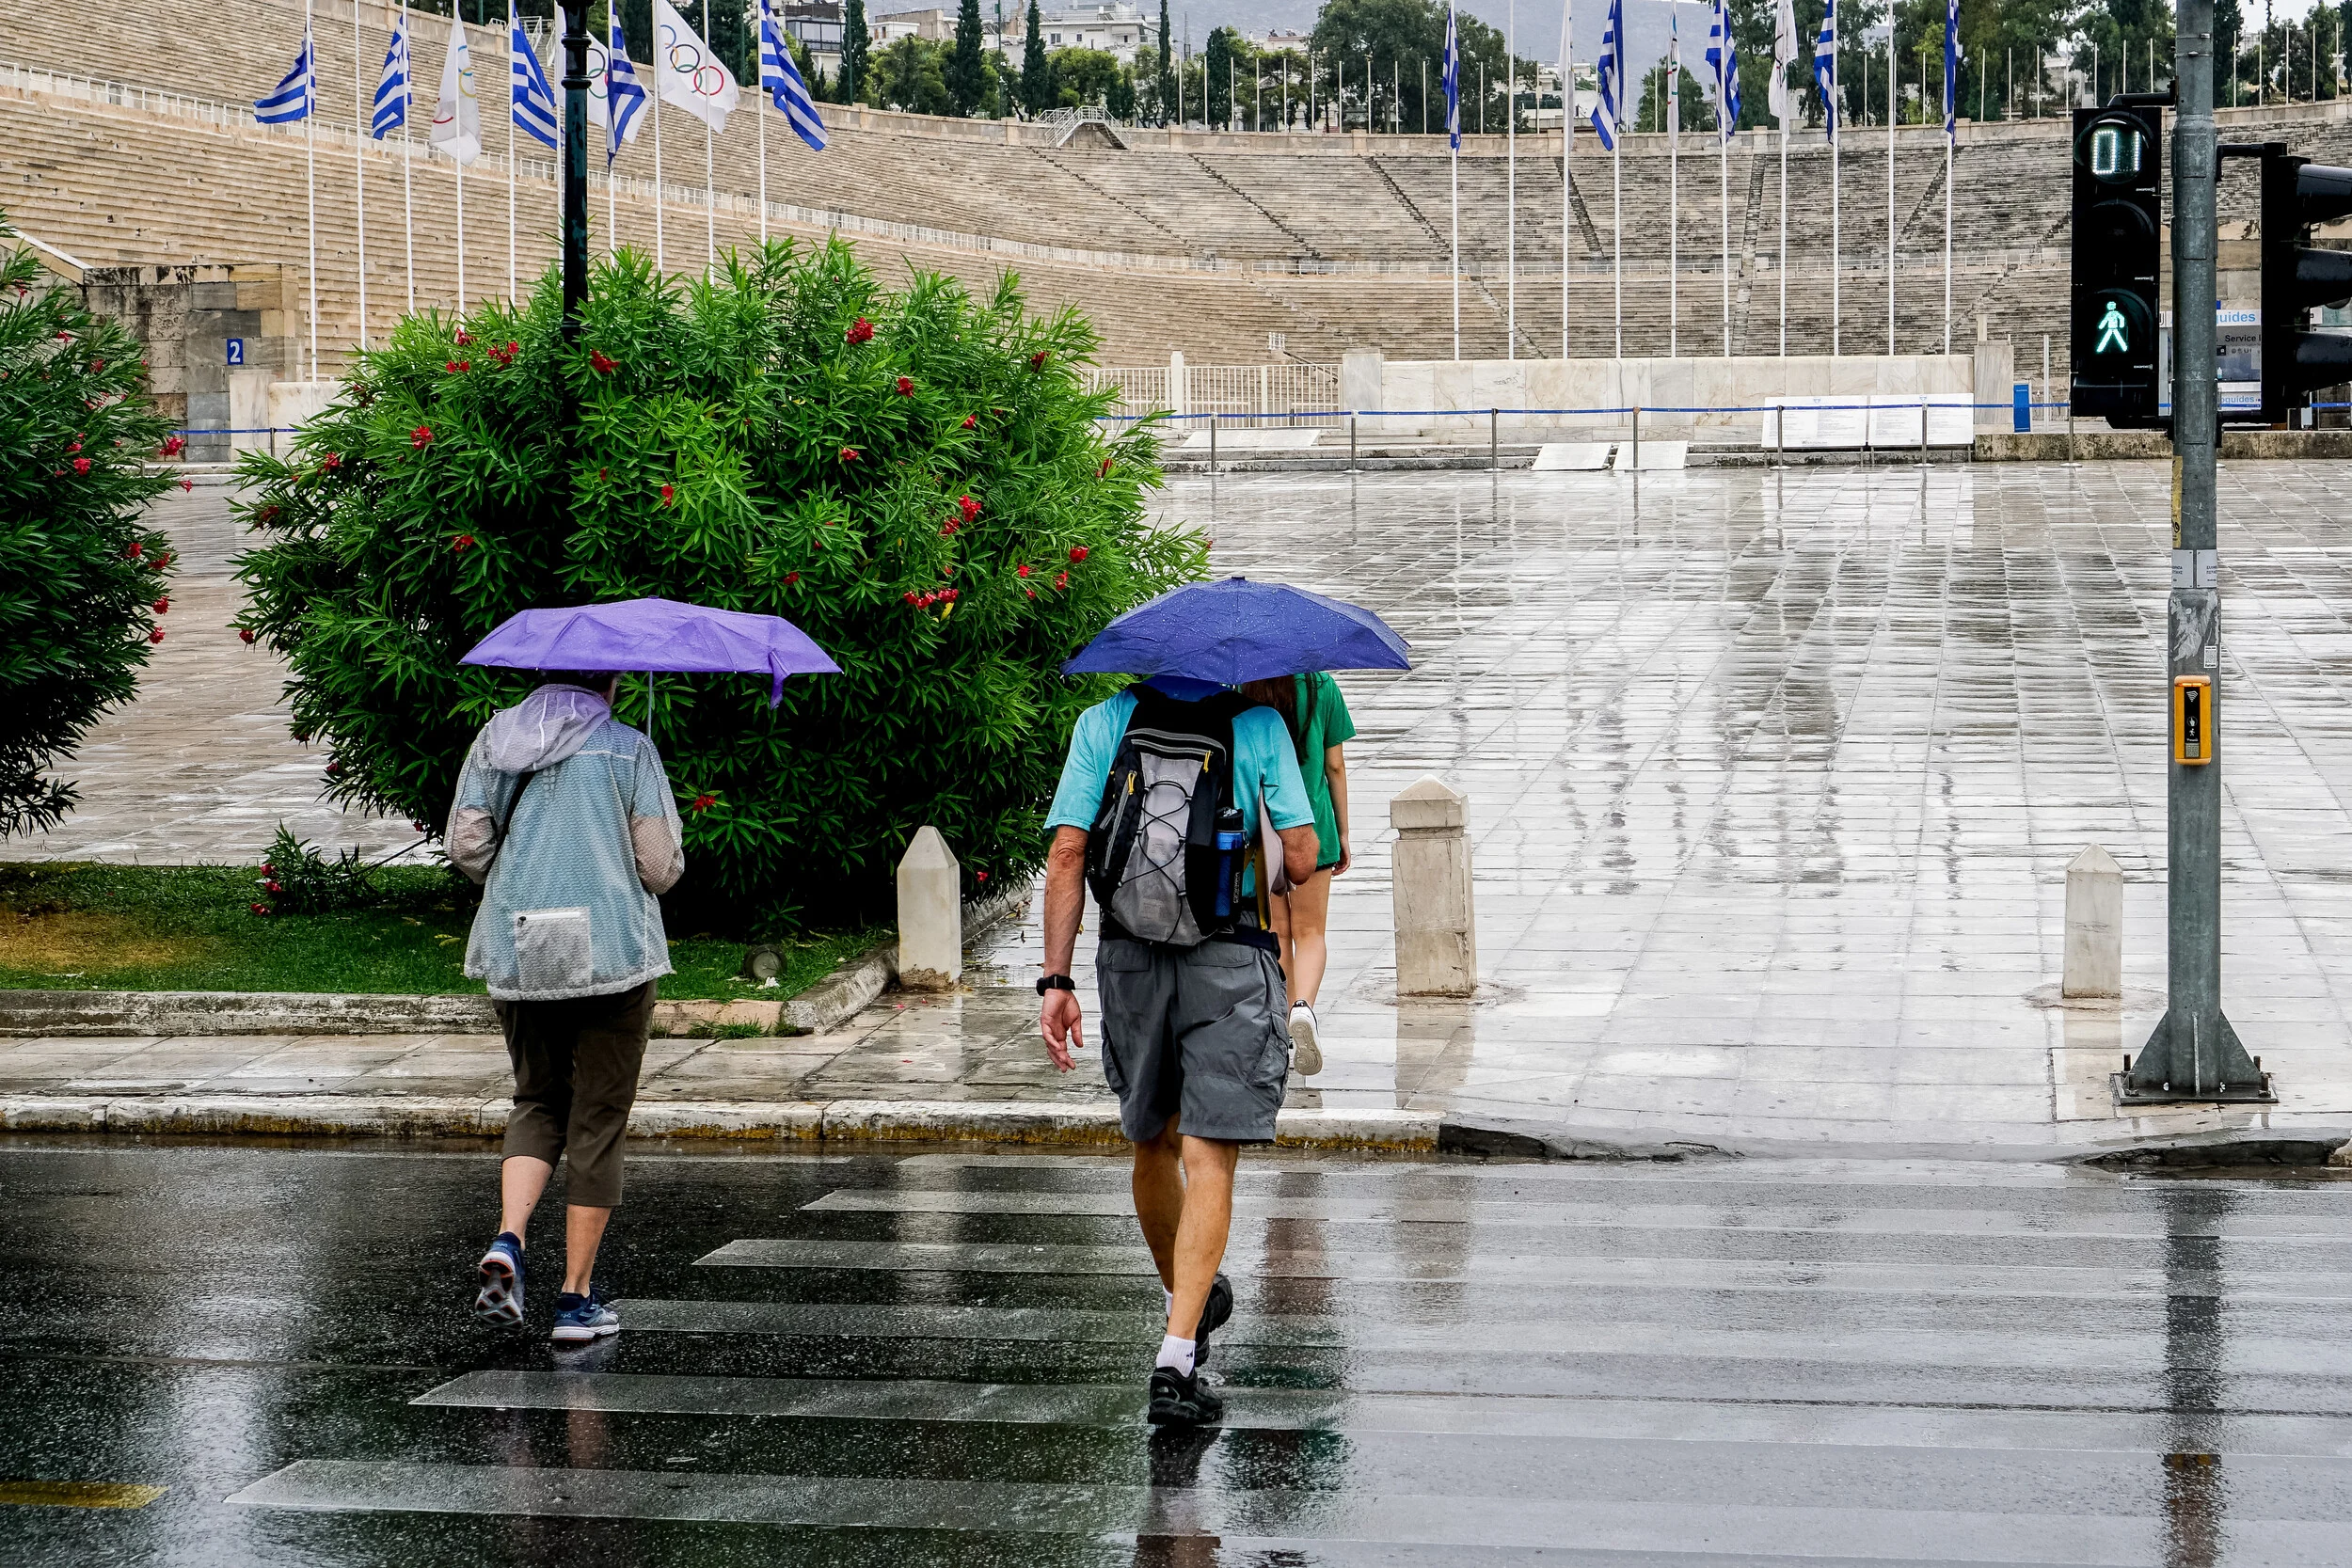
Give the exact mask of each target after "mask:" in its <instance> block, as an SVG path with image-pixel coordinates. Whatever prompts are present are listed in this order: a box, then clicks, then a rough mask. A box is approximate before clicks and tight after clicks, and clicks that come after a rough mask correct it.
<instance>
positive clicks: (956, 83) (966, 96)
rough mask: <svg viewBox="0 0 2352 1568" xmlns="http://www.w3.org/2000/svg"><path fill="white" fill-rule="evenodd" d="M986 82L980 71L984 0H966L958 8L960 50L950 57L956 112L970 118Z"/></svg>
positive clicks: (950, 86) (949, 76)
mask: <svg viewBox="0 0 2352 1568" xmlns="http://www.w3.org/2000/svg"><path fill="white" fill-rule="evenodd" d="M984 86H985V84H984V83H983V81H982V79H981V71H980V0H963V5H962V7H961V8H960V9H959V10H958V11H957V12H956V52H955V54H954V55H951V56H949V58H948V61H947V97H948V99H949V101H950V102H952V103H954V104H955V106H956V113H958V114H959V115H961V116H963V117H964V118H965V119H970V118H971V117H972V115H973V114H974V113H975V112H977V110H978V108H979V106H980V93H981V91H982V90H983V87H984Z"/></svg>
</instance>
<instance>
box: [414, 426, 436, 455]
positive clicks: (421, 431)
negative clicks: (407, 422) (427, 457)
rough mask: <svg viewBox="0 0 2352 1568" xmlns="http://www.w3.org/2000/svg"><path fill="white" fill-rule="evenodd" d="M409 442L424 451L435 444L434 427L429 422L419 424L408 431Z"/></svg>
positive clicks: (418, 449)
mask: <svg viewBox="0 0 2352 1568" xmlns="http://www.w3.org/2000/svg"><path fill="white" fill-rule="evenodd" d="M408 444H409V445H410V446H411V447H413V448H415V449H416V450H417V451H424V449H425V448H427V447H429V446H431V445H432V444H433V427H432V426H431V425H429V424H421V425H419V426H417V428H416V429H414V430H412V431H410V432H409V433H408Z"/></svg>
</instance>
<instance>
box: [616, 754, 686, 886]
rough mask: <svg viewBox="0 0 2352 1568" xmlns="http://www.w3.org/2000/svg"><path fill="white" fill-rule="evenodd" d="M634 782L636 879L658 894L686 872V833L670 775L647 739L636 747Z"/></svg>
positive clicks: (631, 824) (631, 828)
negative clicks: (671, 789)
mask: <svg viewBox="0 0 2352 1568" xmlns="http://www.w3.org/2000/svg"><path fill="white" fill-rule="evenodd" d="M635 784H636V787H635V790H634V793H633V797H632V799H631V800H630V801H629V816H628V842H629V847H630V848H631V849H632V850H634V851H635V853H636V856H637V879H638V880H639V881H641V882H643V883H644V884H645V891H646V892H647V893H650V894H652V895H654V896H655V897H657V898H659V897H660V895H663V894H665V893H667V892H669V891H670V890H671V889H672V888H674V887H675V886H677V880H678V879H679V878H680V877H683V876H685V875H686V837H685V828H684V824H682V823H681V822H680V821H679V820H678V814H677V800H676V798H675V796H674V795H672V794H671V792H670V776H669V774H668V773H667V772H666V771H665V770H664V769H663V768H662V766H661V754H660V752H656V751H655V750H654V747H653V742H652V741H650V740H647V741H644V743H642V744H641V745H640V746H639V747H638V748H637V777H636V781H635Z"/></svg>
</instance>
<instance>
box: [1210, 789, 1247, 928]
mask: <svg viewBox="0 0 2352 1568" xmlns="http://www.w3.org/2000/svg"><path fill="white" fill-rule="evenodd" d="M1248 842H1249V838H1248V834H1246V833H1244V832H1242V828H1241V808H1240V807H1239V806H1227V807H1226V808H1225V809H1224V810H1222V811H1220V812H1218V813H1217V814H1216V912H1217V918H1218V919H1220V920H1231V919H1232V916H1233V902H1234V897H1235V895H1237V894H1238V893H1239V892H1240V890H1241V852H1242V848H1243V847H1244V846H1245V845H1247V844H1248Z"/></svg>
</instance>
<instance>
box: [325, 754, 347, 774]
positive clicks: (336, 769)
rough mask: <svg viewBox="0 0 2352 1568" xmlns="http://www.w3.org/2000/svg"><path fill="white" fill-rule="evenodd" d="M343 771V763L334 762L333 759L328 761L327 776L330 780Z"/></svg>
mask: <svg viewBox="0 0 2352 1568" xmlns="http://www.w3.org/2000/svg"><path fill="white" fill-rule="evenodd" d="M342 770H343V765H342V763H340V762H337V761H335V760H333V759H331V758H330V759H328V761H327V764H326V776H327V777H328V778H330V779H331V778H334V777H335V776H336V775H337V774H339V773H341V772H342Z"/></svg>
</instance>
